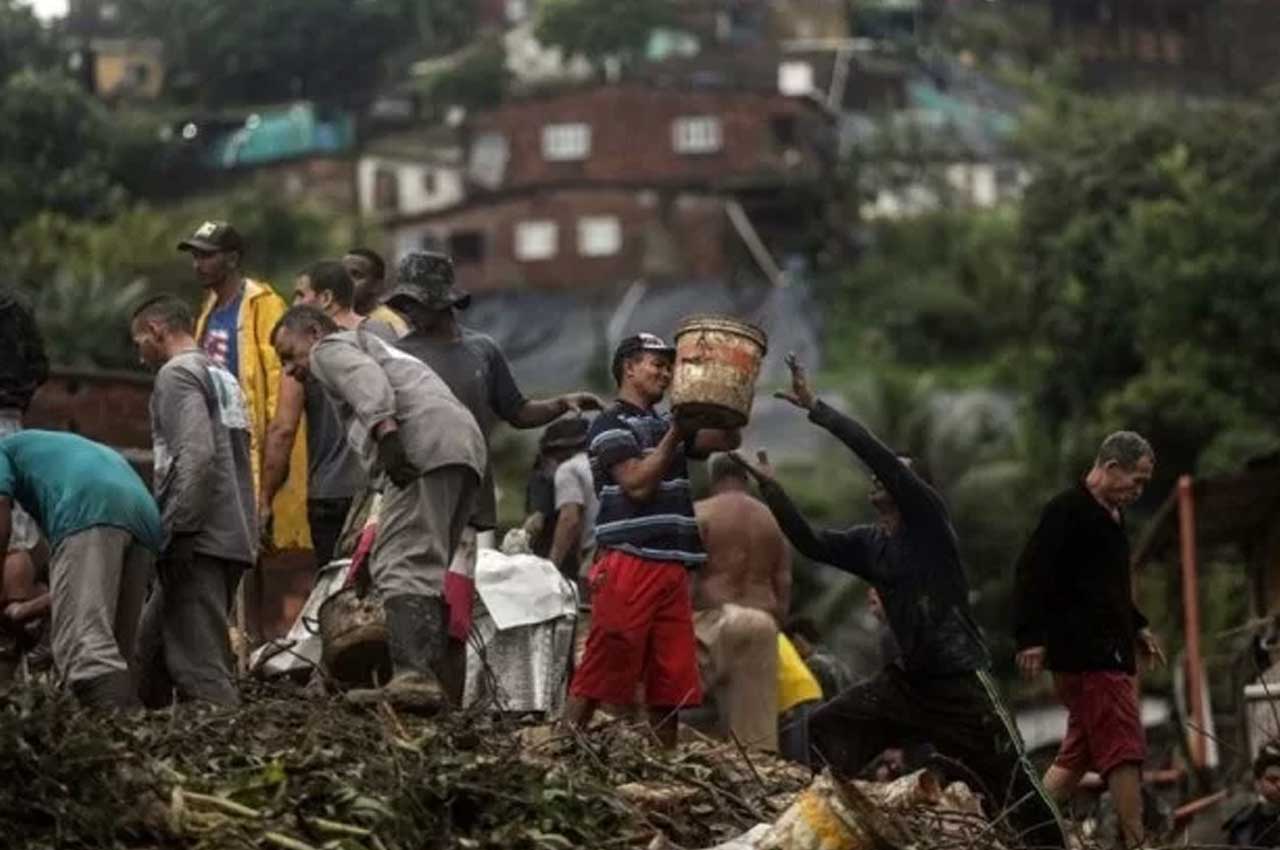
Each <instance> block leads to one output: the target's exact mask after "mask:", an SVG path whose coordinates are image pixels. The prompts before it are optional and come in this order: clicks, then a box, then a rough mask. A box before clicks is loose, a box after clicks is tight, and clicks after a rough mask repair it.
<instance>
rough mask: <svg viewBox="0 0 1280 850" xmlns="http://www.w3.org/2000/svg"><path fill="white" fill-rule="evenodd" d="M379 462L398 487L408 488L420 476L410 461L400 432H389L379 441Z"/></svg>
mask: <svg viewBox="0 0 1280 850" xmlns="http://www.w3.org/2000/svg"><path fill="white" fill-rule="evenodd" d="M378 461H379V462H380V463H381V464H382V468H383V469H384V470H386V473H387V477H388V478H390V479H391V483H392V484H394V485H396V486H397V487H408V486H409V485H410V484H411V483H413V479H415V478H417V477H418V475H419V473H418V470H417V469H415V468H414V466H413V463H411V462H410V461H409V456H408V455H407V454H405V451H404V443H402V442H401V441H400V432H399V431H391V432H388V433H387V434H384V435H383V437H382V439H381V440H379V441H378Z"/></svg>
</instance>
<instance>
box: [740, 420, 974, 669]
mask: <svg viewBox="0 0 1280 850" xmlns="http://www.w3.org/2000/svg"><path fill="white" fill-rule="evenodd" d="M809 419H810V420H811V421H812V422H814V423H815V424H817V425H820V426H822V427H823V428H826V429H827V430H828V431H830V432H831V433H832V434H833V435H834V436H835V437H836V438H838V439H839V440H840V441H841V442H842V443H844V444H845V445H846V446H848V447H849V449H850V450H852V451H853V453H854V454H855V455H857V456H858V457H859V458H860V459H861V460H862V461H863V462H864V463H865V464H866V465H867V466H868V467H869V468H870V469H871V472H872V474H874V475H875V476H876V478H878V479H879V480H880V482H881V483H882V484H883V485H884V487H885V489H886V490H888V491H889V493H890V495H892V496H893V499H894V501H895V502H896V503H897V505H898V510H899V511H900V512H901V514H902V526H901V528H899V529H898V531H897V532H895V533H894V534H886V533H885V532H884V530H883V529H881V528H880V527H879V526H878V525H856V526H853V527H852V528H846V529H843V530H821V531H818V530H815V529H814V528H813V527H812V526H811V525H810V524H809V522H808V521H807V520H805V518H804V517H803V516H801V515H800V512H799V511H798V510H797V509H796V507H795V505H794V504H793V503H792V502H791V500H790V498H788V497H787V494H786V492H785V491H784V490H783V489H782V487H781V486H780V485H778V484H777V483H776V482H767V483H765V484H764V485H763V486H762V487H761V493H762V495H763V496H764V499H765V501H766V503H767V504H768V505H769V507H770V509H771V510H772V511H773V513H774V516H775V517H776V518H777V520H778V524H779V525H781V526H782V530H783V532H784V533H785V534H786V535H787V538H788V539H789V540H790V541H791V543H792V545H793V546H795V547H796V549H797V550H799V551H800V552H801V553H802V554H804V555H805V556H807V557H808V558H810V559H812V560H814V561H820V562H822V563H824V564H830V565H831V566H833V567H836V568H837V569H840V570H844V571H845V572H848V573H852V574H853V575H856V576H858V577H860V578H863V579H865V580H866V581H868V582H870V583H871V585H872V586H874V587H875V588H876V590H877V591H879V593H880V596H881V598H882V600H883V602H884V609H885V614H886V616H887V618H888V621H889V627H890V628H891V629H892V630H893V634H894V636H895V637H896V638H897V640H898V644H899V646H900V647H901V650H902V655H901V659H900V662H899V663H900V664H901V666H902V667H903V669H904V670H906V672H907V673H908V674H920V675H926V676H945V675H955V674H960V673H967V672H972V671H974V670H984V669H987V668H988V667H990V666H991V656H990V653H989V651H988V650H987V646H986V643H985V642H984V641H983V639H982V637H981V635H980V633H979V631H978V628H977V626H976V624H975V623H974V621H973V616H972V614H971V612H970V610H969V580H968V577H967V576H966V575H965V569H964V564H963V563H962V562H961V560H960V552H959V549H958V545H957V539H956V533H955V529H953V528H952V526H951V519H950V517H949V516H948V514H947V509H946V506H945V505H944V504H943V502H942V499H941V498H940V497H939V496H938V494H937V493H935V492H934V490H933V488H931V487H930V486H929V485H928V484H926V483H925V482H924V481H923V480H922V479H921V478H920V476H919V475H917V474H916V473H915V472H913V471H912V470H911V468H910V467H909V466H907V465H906V464H904V463H903V462H902V461H901V460H900V459H899V458H898V456H897V455H896V454H895V453H894V452H893V451H892V450H891V449H889V448H888V447H887V446H885V445H884V443H882V442H880V441H879V440H878V439H876V437H875V435H873V434H872V433H871V432H870V431H868V430H867V429H866V428H864V427H863V426H862V425H860V424H859V423H858V422H855V421H854V420H853V419H850V418H849V417H847V416H844V415H842V414H841V413H839V412H838V411H836V410H834V409H832V408H831V407H829V406H828V405H826V404H824V403H822V402H818V403H817V404H816V405H815V406H814V408H813V410H812V411H811V412H810V414H809Z"/></svg>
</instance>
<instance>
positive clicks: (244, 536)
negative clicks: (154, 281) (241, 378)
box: [130, 295, 258, 707]
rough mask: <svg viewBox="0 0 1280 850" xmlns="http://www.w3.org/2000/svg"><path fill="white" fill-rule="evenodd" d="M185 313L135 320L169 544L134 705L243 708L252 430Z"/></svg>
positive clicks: (152, 312) (151, 309)
mask: <svg viewBox="0 0 1280 850" xmlns="http://www.w3.org/2000/svg"><path fill="white" fill-rule="evenodd" d="M193 331H194V321H193V319H192V316H191V312H190V311H189V310H188V309H187V306H186V305H185V304H183V303H182V301H180V300H178V299H177V298H174V297H173V296H168V295H164V296H160V297H158V298H153V299H151V300H149V301H146V302H144V303H143V304H142V305H141V306H140V307H138V309H137V310H136V311H135V312H134V315H133V321H132V324H131V326H130V332H131V334H132V336H133V341H134V344H135V345H136V346H137V349H138V355H139V357H140V359H141V360H142V361H143V362H144V363H146V364H147V365H149V366H153V367H159V371H158V372H157V374H156V382H155V388H154V390H153V391H152V394H151V434H152V440H153V442H154V447H155V469H154V483H153V490H154V492H155V497H156V503H157V504H158V505H159V507H160V516H161V519H162V521H163V523H164V527H165V532H166V533H167V535H168V542H167V543H166V545H165V549H164V551H163V552H162V554H161V556H160V559H159V563H158V573H159V577H158V581H157V582H156V584H155V586H154V587H153V588H152V591H151V596H150V597H149V598H148V599H147V605H146V608H145V609H144V611H143V615H142V624H141V626H140V636H139V640H138V646H139V655H140V662H141V665H140V667H141V670H142V687H141V691H142V697H143V702H144V703H146V704H148V705H149V706H152V707H154V706H157V705H163V704H165V703H168V702H170V701H171V699H172V694H173V691H174V690H176V691H177V693H178V696H179V697H180V698H182V699H198V700H204V701H207V702H211V703H215V704H218V705H228V706H233V705H237V704H238V703H239V701H240V697H239V693H238V692H237V690H236V688H235V684H234V681H233V675H232V661H231V647H230V645H229V643H228V640H227V635H228V626H229V622H228V615H229V614H230V612H231V607H232V604H233V601H234V598H235V593H236V588H237V587H238V586H239V583H240V577H241V575H242V574H243V573H244V571H245V570H246V569H248V568H249V566H250V565H251V564H252V563H253V562H254V561H255V560H256V559H257V556H258V551H257V548H258V544H257V540H258V535H257V533H256V530H257V517H256V513H255V508H254V498H253V470H252V467H251V461H250V454H249V452H250V449H249V439H250V437H249V419H248V416H247V414H246V412H245V404H244V398H243V395H242V393H241V390H240V384H239V382H238V381H236V379H235V378H234V377H233V376H232V375H231V373H230V372H227V371H226V370H225V369H222V368H221V367H219V366H217V365H216V364H214V362H213V361H212V360H210V359H209V357H208V355H206V354H205V353H204V352H203V351H202V350H201V349H200V348H199V346H197V345H196V341H195V338H194V336H193Z"/></svg>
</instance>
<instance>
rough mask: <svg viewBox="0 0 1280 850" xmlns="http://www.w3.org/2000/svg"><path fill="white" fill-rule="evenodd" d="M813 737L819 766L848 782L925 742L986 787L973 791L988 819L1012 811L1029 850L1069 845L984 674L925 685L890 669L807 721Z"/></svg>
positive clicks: (1012, 819) (920, 679) (929, 681)
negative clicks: (888, 755)
mask: <svg viewBox="0 0 1280 850" xmlns="http://www.w3.org/2000/svg"><path fill="white" fill-rule="evenodd" d="M809 734H810V741H811V746H812V748H813V765H814V767H821V766H822V765H824V764H828V765H830V766H831V768H832V770H833V771H835V772H836V773H837V774H839V775H841V776H844V777H853V776H856V775H857V774H858V773H859V772H860V771H861V770H862V769H863V767H864V766H866V764H867V763H868V762H870V761H871V760H872V759H873V758H875V757H876V756H878V755H879V754H880V753H881V752H883V751H884V750H885V749H888V748H890V747H909V746H911V745H913V744H918V743H921V742H924V741H928V742H930V743H932V744H933V746H934V748H935V749H936V750H937V752H938V753H939V754H940V755H942V756H944V757H945V758H946V759H948V760H954V761H956V762H959V763H960V764H961V765H963V766H964V768H967V772H971V773H972V776H968V775H966V771H956V772H955V773H954V775H953V778H958V779H962V780H965V781H966V782H968V783H969V784H971V785H972V784H974V782H973V781H974V779H975V778H976V779H977V780H978V781H979V782H980V783H981V785H982V786H985V787H980V788H976V789H974V790H977V791H981V792H982V793H983V794H984V795H986V798H987V801H988V804H989V806H990V809H991V814H993V815H998V814H1000V813H1003V812H1005V811H1008V812H1009V818H1008V819H1009V823H1010V824H1011V825H1012V826H1013V827H1014V828H1015V830H1017V832H1018V833H1019V834H1020V837H1021V840H1022V842H1023V843H1024V844H1025V845H1026V846H1027V847H1053V848H1062V847H1066V846H1067V845H1066V838H1065V835H1064V833H1063V828H1062V821H1061V819H1060V817H1059V815H1058V810H1057V806H1055V805H1054V803H1053V801H1052V800H1051V799H1050V798H1049V796H1048V795H1047V794H1046V793H1045V790H1044V788H1043V787H1041V785H1040V780H1039V777H1038V776H1037V775H1036V773H1035V771H1034V769H1033V768H1032V766H1031V763H1030V762H1029V761H1028V760H1027V758H1026V755H1025V753H1024V752H1023V749H1022V739H1021V738H1020V736H1019V735H1018V730H1017V727H1016V726H1014V725H1013V720H1012V718H1011V717H1010V716H1009V713H1008V711H1007V710H1006V709H1005V707H1004V704H1003V702H1002V701H1001V700H1000V696H999V694H998V693H997V691H996V689H995V683H994V682H993V681H992V680H991V677H990V675H988V674H987V673H985V672H982V671H979V672H974V673H964V674H959V675H954V676H946V677H940V678H935V679H924V678H923V677H912V676H910V675H908V674H907V673H906V672H904V671H903V670H902V669H901V668H899V667H896V666H890V667H888V668H886V669H885V670H884V671H883V672H881V673H880V674H879V675H878V676H876V677H874V678H872V679H870V680H868V681H866V682H863V683H862V684H860V685H855V686H854V687H852V688H849V689H848V690H846V691H844V692H843V693H841V694H839V695H838V696H837V697H836V698H835V699H833V700H831V701H829V702H826V703H823V704H822V705H821V706H820V707H819V708H818V709H817V710H816V711H814V712H813V714H812V715H810V717H809ZM943 769H944V771H945V769H946V765H945V763H944V765H943Z"/></svg>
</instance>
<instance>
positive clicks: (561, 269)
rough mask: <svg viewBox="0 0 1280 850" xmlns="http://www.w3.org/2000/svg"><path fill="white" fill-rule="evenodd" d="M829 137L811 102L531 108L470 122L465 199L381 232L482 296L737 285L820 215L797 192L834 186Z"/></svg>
mask: <svg viewBox="0 0 1280 850" xmlns="http://www.w3.org/2000/svg"><path fill="white" fill-rule="evenodd" d="M829 131H830V123H829V120H828V118H827V116H826V114H825V113H824V112H823V111H822V110H820V109H818V108H816V107H815V106H814V105H813V104H812V103H809V102H807V101H806V100H803V99H796V98H789V97H785V96H783V95H780V94H775V93H773V92H757V91H743V90H724V89H707V90H693V91H688V90H686V91H674V90H670V89H663V88H658V87H654V86H648V85H642V84H625V85H617V86H599V87H593V88H587V89H581V90H575V91H568V92H563V93H560V94H555V95H549V96H544V97H533V98H528V99H525V100H521V101H516V102H513V103H509V104H506V105H504V106H502V107H500V108H498V109H495V110H492V111H490V112H486V113H482V114H477V115H475V116H473V117H471V118H470V119H469V120H468V121H467V122H466V123H465V125H464V127H463V137H464V139H465V141H464V153H463V158H464V169H465V171H464V182H463V185H464V190H465V200H464V201H462V202H461V203H458V204H454V205H450V206H446V207H442V208H438V209H434V210H426V211H419V212H413V213H410V212H405V213H403V214H401V215H391V216H387V217H385V218H384V219H383V222H384V227H385V228H386V229H387V232H388V236H389V237H390V240H389V241H390V242H391V243H392V245H393V246H394V250H395V252H396V253H397V254H402V253H404V252H406V251H410V250H417V249H423V248H433V249H439V250H444V251H446V252H448V253H450V254H451V255H452V256H453V257H454V261H455V263H456V266H457V270H458V276H459V279H460V282H461V284H462V285H463V286H464V287H467V288H469V289H472V290H473V291H485V290H496V289H507V288H524V287H529V288H539V289H562V288H568V289H580V288H593V287H601V286H608V285H611V284H619V283H623V282H628V281H633V280H636V279H640V278H644V279H649V280H662V279H690V278H700V279H708V278H713V279H724V278H725V277H727V276H731V275H732V274H733V269H734V268H735V267H737V266H738V265H740V261H741V260H743V259H744V258H748V257H749V258H750V259H747V264H748V265H751V264H752V263H754V264H756V265H759V264H760V262H761V260H762V259H763V258H764V255H766V254H768V255H770V256H781V255H785V254H786V253H787V252H788V250H791V249H792V248H793V246H794V244H795V243H796V241H797V237H798V231H800V230H802V229H803V225H804V222H805V221H807V220H809V219H810V217H811V216H812V215H813V209H812V207H809V208H803V207H802V206H796V205H795V204H796V200H795V198H793V197H791V192H789V191H788V190H797V191H802V190H803V189H805V188H812V187H814V186H815V185H816V184H818V182H819V181H820V180H821V178H822V175H823V174H824V173H825V170H826V167H827V161H826V153H825V151H826V150H828V149H829V147H830V146H829V143H828V142H827V141H826V138H827V135H828V133H829ZM362 196H363V190H362ZM764 265H765V266H766V267H767V266H768V265H769V263H768V262H767V261H766V262H765V263H764ZM776 273H777V272H776V268H775V269H773V270H772V271H771V272H766V277H769V276H772V275H775V274H776Z"/></svg>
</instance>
